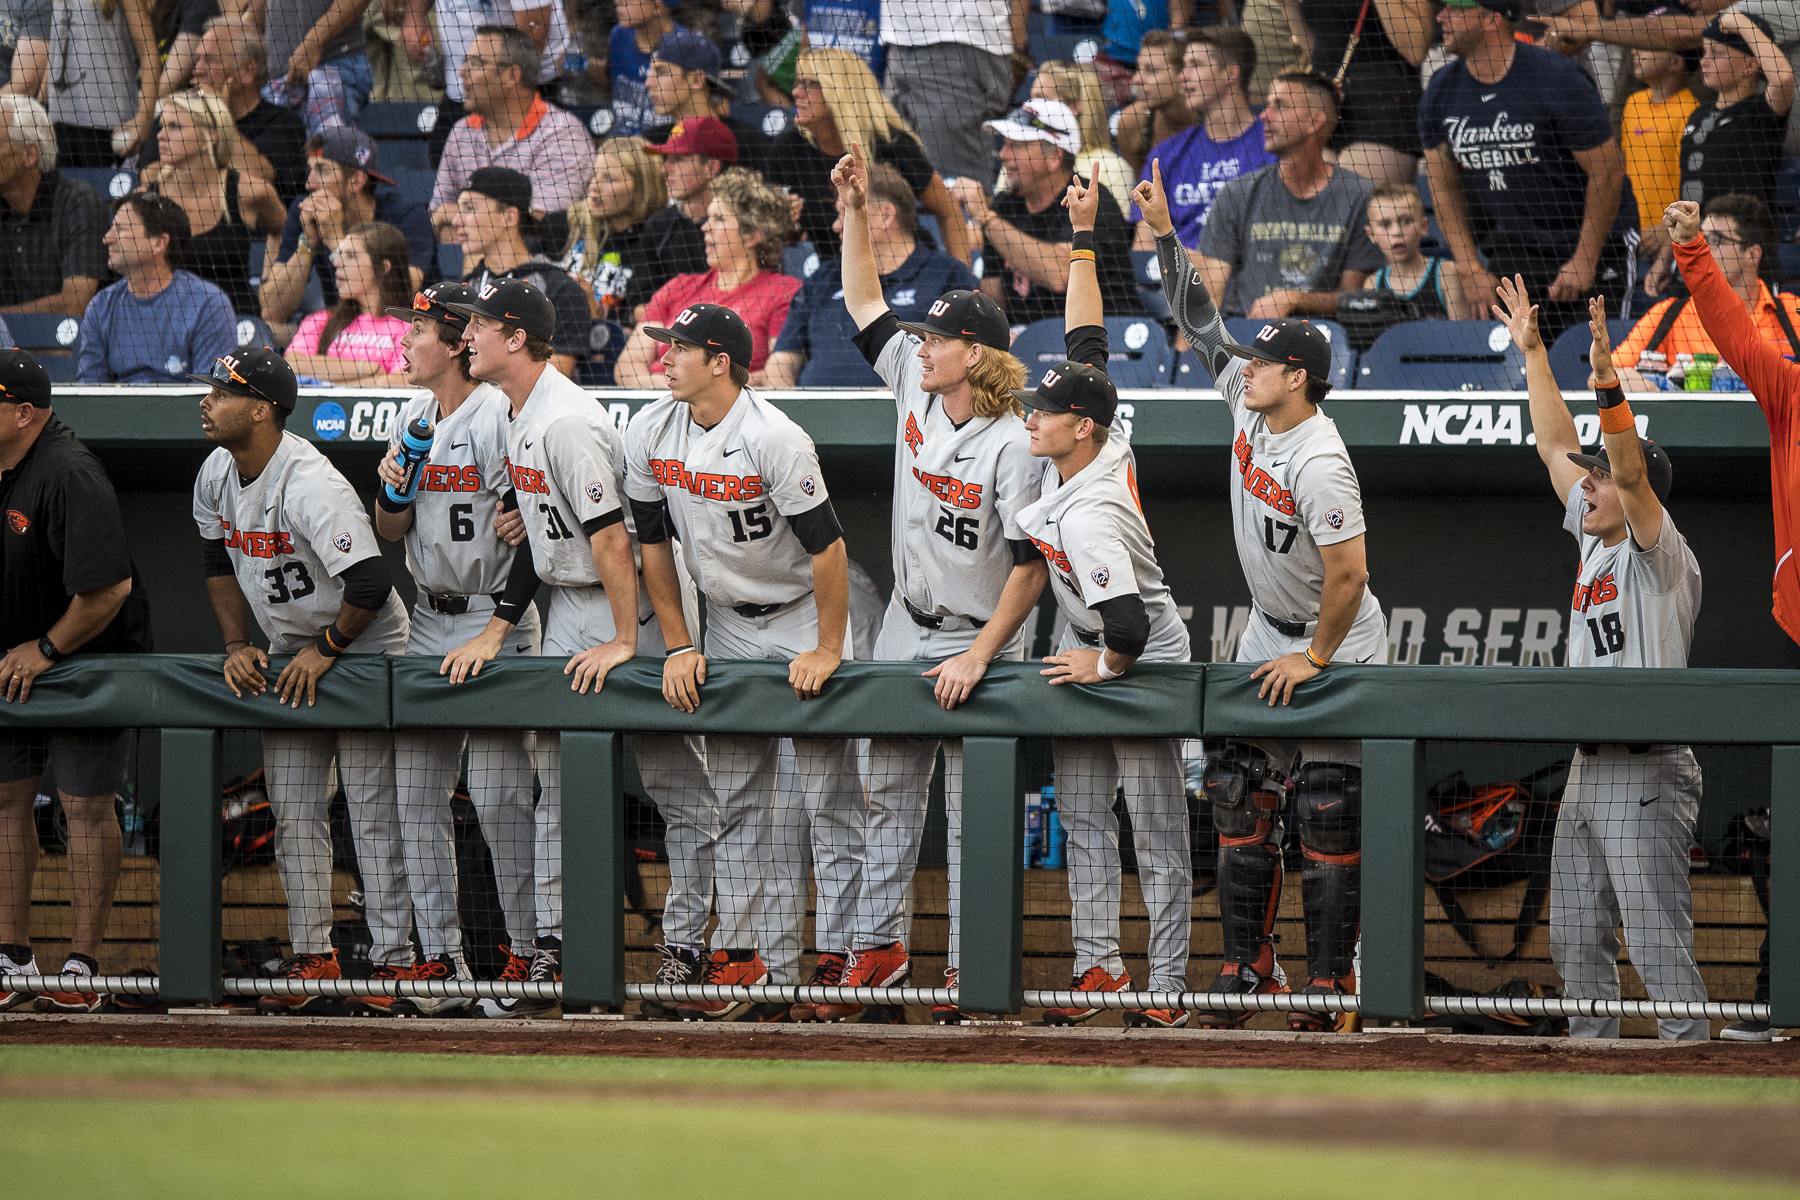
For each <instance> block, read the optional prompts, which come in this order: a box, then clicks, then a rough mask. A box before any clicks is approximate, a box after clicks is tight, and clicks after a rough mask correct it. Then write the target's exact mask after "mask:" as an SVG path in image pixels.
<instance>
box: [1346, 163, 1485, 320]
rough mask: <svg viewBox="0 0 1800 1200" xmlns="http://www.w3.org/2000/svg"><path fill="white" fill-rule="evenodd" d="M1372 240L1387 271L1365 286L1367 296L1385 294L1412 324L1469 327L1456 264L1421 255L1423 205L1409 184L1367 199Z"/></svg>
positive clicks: (1388, 186) (1384, 187)
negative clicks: (1431, 321) (1435, 321)
mask: <svg viewBox="0 0 1800 1200" xmlns="http://www.w3.org/2000/svg"><path fill="white" fill-rule="evenodd" d="M1368 214H1369V216H1368V223H1367V224H1366V225H1364V226H1363V232H1364V233H1365V234H1367V235H1368V238H1369V240H1370V241H1371V242H1373V243H1375V248H1376V249H1377V250H1380V251H1381V257H1383V258H1384V259H1386V260H1387V265H1386V266H1384V267H1382V268H1381V270H1379V271H1377V272H1375V274H1373V275H1371V276H1370V277H1369V278H1367V279H1365V280H1363V288H1364V290H1372V291H1380V292H1387V293H1389V294H1391V295H1393V296H1396V297H1398V298H1399V299H1400V300H1402V301H1404V302H1405V303H1407V304H1409V305H1413V306H1414V307H1415V309H1416V312H1414V313H1410V314H1408V319H1411V320H1418V319H1423V318H1427V317H1447V318H1449V319H1450V320H1452V321H1466V320H1468V318H1469V305H1468V303H1467V302H1466V301H1465V300H1464V299H1463V294H1462V280H1461V279H1460V278H1458V276H1457V274H1456V264H1455V263H1453V262H1449V261H1447V260H1445V259H1442V258H1427V257H1425V255H1424V254H1423V253H1422V252H1421V251H1420V250H1419V243H1420V242H1421V241H1423V240H1424V237H1425V228H1426V222H1425V199H1424V197H1422V196H1420V195H1419V189H1418V188H1417V187H1415V186H1414V185H1412V184H1410V183H1390V182H1385V181H1384V182H1382V183H1378V184H1376V185H1375V190H1374V191H1373V192H1372V193H1370V195H1369V207H1368Z"/></svg>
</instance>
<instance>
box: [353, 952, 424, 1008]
mask: <svg viewBox="0 0 1800 1200" xmlns="http://www.w3.org/2000/svg"><path fill="white" fill-rule="evenodd" d="M412 969H413V968H412V964H411V963H379V964H377V965H376V967H375V969H374V970H373V971H370V972H369V982H370V983H382V982H385V981H387V980H390V979H392V980H400V979H411V978H412ZM344 1011H345V1012H346V1013H347V1014H349V1015H350V1016H352V1017H391V1016H393V1015H394V997H392V996H351V997H350V998H349V999H347V1000H345V1001H344Z"/></svg>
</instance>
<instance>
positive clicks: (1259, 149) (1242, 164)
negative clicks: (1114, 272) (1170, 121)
mask: <svg viewBox="0 0 1800 1200" xmlns="http://www.w3.org/2000/svg"><path fill="white" fill-rule="evenodd" d="M1255 70H1256V44H1255V43H1254V42H1252V41H1251V40H1250V37H1249V35H1248V34H1246V33H1245V32H1244V31H1243V30H1241V29H1232V28H1230V27H1229V26H1225V27H1218V26H1215V27H1213V28H1211V29H1201V30H1197V31H1195V33H1194V36H1193V37H1192V38H1191V39H1190V40H1189V41H1188V47H1187V57H1186V60H1185V61H1184V63H1183V65H1182V68H1181V87H1182V91H1183V92H1184V94H1185V95H1186V97H1187V100H1186V107H1187V108H1188V110H1189V111H1191V112H1193V113H1194V114H1195V115H1196V116H1197V117H1199V119H1200V123H1199V124H1198V125H1194V126H1191V127H1189V128H1187V129H1184V130H1182V131H1181V132H1179V133H1177V134H1176V135H1175V136H1174V137H1172V138H1170V139H1169V140H1168V141H1166V142H1163V143H1161V144H1160V145H1158V146H1157V147H1156V149H1155V150H1154V151H1153V152H1152V154H1153V156H1154V157H1155V158H1156V160H1157V161H1158V162H1159V163H1161V164H1162V178H1163V184H1164V188H1165V193H1166V195H1167V196H1168V198H1169V219H1170V220H1171V221H1173V222H1175V234H1176V236H1177V237H1178V238H1180V239H1181V244H1182V245H1183V246H1186V247H1187V248H1188V249H1189V250H1190V251H1191V250H1194V249H1195V248H1197V247H1198V246H1199V245H1200V231H1201V230H1202V229H1205V228H1206V217H1207V214H1208V213H1210V212H1211V211H1212V205H1213V198H1214V197H1216V196H1217V195H1218V194H1219V190H1220V189H1221V188H1223V187H1224V186H1225V185H1226V184H1228V183H1230V182H1231V181H1232V180H1234V179H1239V178H1242V177H1243V176H1245V175H1248V174H1250V173H1251V172H1252V171H1260V170H1262V169H1263V168H1264V167H1267V166H1272V165H1273V164H1274V162H1275V155H1274V154H1272V153H1271V152H1270V151H1269V149H1268V146H1267V145H1266V140H1265V138H1264V134H1263V123H1262V118H1260V117H1258V116H1257V115H1256V114H1255V113H1253V112H1251V111H1250V96H1249V93H1247V92H1246V91H1245V90H1244V86H1245V84H1246V83H1247V82H1248V81H1249V79H1250V76H1251V74H1252V72H1254V71H1255ZM1143 178H1144V179H1148V178H1150V165H1149V163H1145V164H1144V168H1143ZM1128 211H1129V212H1130V214H1131V220H1133V221H1137V222H1139V224H1138V229H1137V241H1136V243H1135V246H1136V248H1137V249H1139V250H1154V249H1155V248H1156V237H1155V235H1154V234H1152V233H1151V232H1150V227H1149V226H1148V225H1145V224H1142V223H1141V222H1142V218H1141V217H1139V215H1138V211H1137V208H1136V206H1135V205H1133V206H1132V207H1130V209H1129V210H1128ZM1218 294H1219V293H1216V292H1215V293H1214V295H1218Z"/></svg>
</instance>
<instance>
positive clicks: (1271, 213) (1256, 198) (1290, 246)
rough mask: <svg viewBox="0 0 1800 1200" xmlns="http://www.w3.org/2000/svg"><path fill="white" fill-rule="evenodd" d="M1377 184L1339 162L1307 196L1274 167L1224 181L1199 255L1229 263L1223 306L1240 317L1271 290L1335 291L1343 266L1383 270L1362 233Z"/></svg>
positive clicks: (1223, 308)
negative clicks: (1291, 188) (1289, 184)
mask: <svg viewBox="0 0 1800 1200" xmlns="http://www.w3.org/2000/svg"><path fill="white" fill-rule="evenodd" d="M1374 190H1375V185H1374V184H1372V183H1370V182H1369V180H1368V179H1367V178H1365V177H1364V176H1362V175H1358V174H1357V173H1356V172H1355V171H1346V170H1344V169H1343V168H1341V167H1340V168H1336V169H1334V170H1333V171H1332V172H1331V179H1330V181H1329V182H1328V183H1326V185H1325V186H1324V187H1323V188H1321V189H1320V190H1319V191H1318V192H1317V193H1316V194H1315V195H1312V196H1309V197H1307V198H1306V199H1305V200H1302V199H1300V198H1299V197H1297V196H1295V195H1294V193H1292V192H1290V191H1288V189H1287V185H1286V184H1285V183H1283V182H1281V175H1280V173H1279V171H1278V170H1277V168H1275V167H1264V168H1263V169H1262V170H1260V171H1257V172H1254V173H1253V174H1250V175H1247V176H1245V177H1244V178H1242V179H1238V180H1234V181H1233V182H1231V183H1228V184H1226V185H1225V186H1224V187H1223V188H1221V189H1220V190H1219V193H1218V195H1217V196H1216V197H1214V199H1213V204H1212V214H1211V215H1210V216H1209V217H1208V218H1207V221H1206V229H1205V231H1204V232H1202V233H1201V235H1200V253H1201V254H1203V255H1205V256H1206V257H1207V258H1216V259H1218V260H1219V261H1220V262H1224V263H1229V264H1230V265H1231V282H1230V283H1228V284H1226V285H1225V296H1224V299H1223V300H1221V301H1220V304H1219V307H1220V309H1221V310H1222V311H1223V312H1224V313H1225V315H1226V316H1234V317H1241V316H1243V315H1245V314H1246V313H1248V312H1249V311H1250V306H1251V305H1253V304H1255V303H1256V302H1257V301H1258V300H1260V299H1262V298H1263V297H1264V296H1266V295H1268V294H1269V293H1270V292H1279V291H1301V292H1315V291H1330V290H1332V289H1334V288H1336V287H1337V286H1338V281H1339V280H1340V279H1342V278H1343V275H1344V272H1345V271H1363V272H1368V271H1374V270H1377V269H1379V268H1380V267H1381V265H1382V264H1383V263H1384V262H1386V261H1387V260H1386V259H1384V258H1382V257H1381V251H1380V250H1378V249H1376V247H1375V243H1373V242H1371V241H1370V240H1369V236H1368V234H1366V233H1364V232H1363V225H1364V224H1365V223H1366V220H1367V213H1368V207H1369V193H1370V192H1372V191H1374ZM1107 311H1108V312H1111V311H1112V310H1111V308H1110V306H1109V307H1108V309H1107Z"/></svg>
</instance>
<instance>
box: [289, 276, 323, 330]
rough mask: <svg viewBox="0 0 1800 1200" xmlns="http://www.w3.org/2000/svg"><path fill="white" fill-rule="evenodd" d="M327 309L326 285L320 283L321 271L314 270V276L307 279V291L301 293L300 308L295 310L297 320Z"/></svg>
mask: <svg viewBox="0 0 1800 1200" xmlns="http://www.w3.org/2000/svg"><path fill="white" fill-rule="evenodd" d="M324 307H325V285H324V284H323V283H321V282H319V270H318V268H317V267H314V268H313V271H312V274H310V275H308V276H307V277H306V290H305V291H304V292H301V293H300V307H299V308H297V309H295V310H294V316H295V319H296V320H298V319H299V318H300V317H303V316H305V315H306V314H307V313H310V312H318V311H319V310H320V309H321V308H324Z"/></svg>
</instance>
